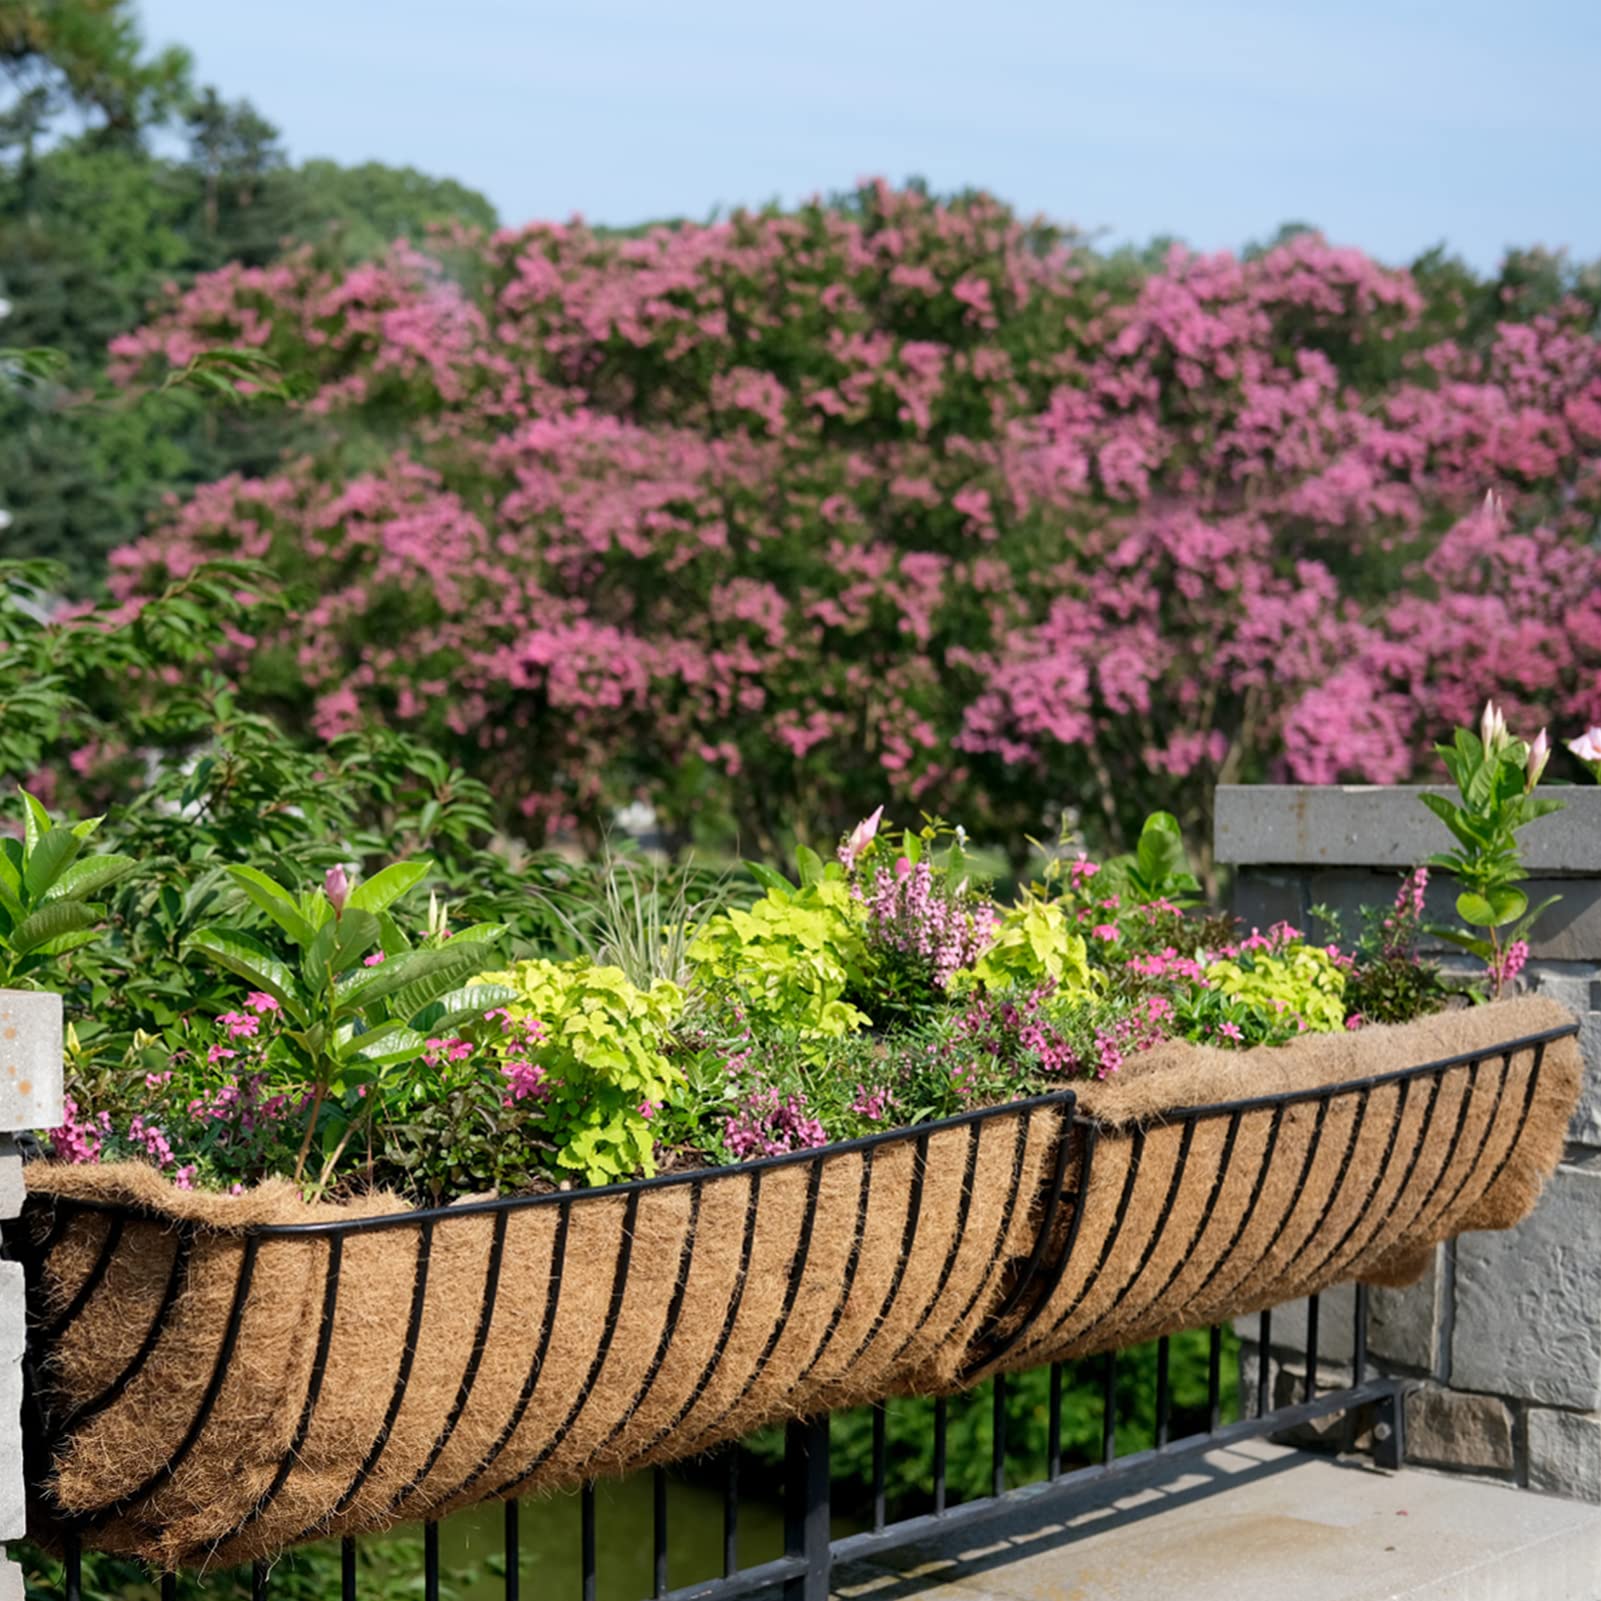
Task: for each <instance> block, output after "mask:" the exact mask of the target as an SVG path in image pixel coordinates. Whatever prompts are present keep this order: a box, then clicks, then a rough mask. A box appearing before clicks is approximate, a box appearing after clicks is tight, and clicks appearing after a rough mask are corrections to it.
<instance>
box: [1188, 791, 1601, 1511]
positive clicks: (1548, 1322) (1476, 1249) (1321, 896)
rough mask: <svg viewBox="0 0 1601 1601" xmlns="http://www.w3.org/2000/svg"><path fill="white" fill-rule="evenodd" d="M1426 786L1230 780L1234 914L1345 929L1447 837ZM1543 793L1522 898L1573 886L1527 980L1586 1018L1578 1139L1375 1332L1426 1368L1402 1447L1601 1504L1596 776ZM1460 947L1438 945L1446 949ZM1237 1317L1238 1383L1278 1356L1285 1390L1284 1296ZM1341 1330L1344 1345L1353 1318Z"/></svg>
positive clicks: (1290, 1348)
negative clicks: (1551, 807)
mask: <svg viewBox="0 0 1601 1601" xmlns="http://www.w3.org/2000/svg"><path fill="white" fill-rule="evenodd" d="M1420 793H1422V791H1421V790H1420V789H1418V788H1415V787H1410V786H1397V787H1394V788H1380V787H1370V786H1361V787H1356V786H1352V787H1339V786H1315V787H1314V786H1291V785H1285V786H1279V785H1253V786H1223V787H1221V788H1220V789H1219V790H1218V792H1217V811H1216V818H1217V821H1216V835H1215V846H1216V855H1217V860H1218V862H1219V863H1220V864H1225V865H1227V866H1229V867H1231V868H1233V870H1234V875H1235V878H1234V910H1235V912H1236V914H1237V915H1238V916H1240V917H1241V918H1242V919H1243V920H1244V921H1245V922H1246V923H1247V924H1254V925H1257V926H1259V927H1262V928H1266V927H1267V926H1268V925H1269V924H1270V923H1274V922H1278V921H1280V920H1281V919H1282V920H1284V921H1288V922H1290V923H1293V924H1294V925H1295V926H1296V927H1297V928H1302V929H1305V928H1306V927H1307V922H1308V913H1309V911H1310V909H1311V908H1312V907H1313V906H1319V905H1321V906H1327V907H1331V908H1333V909H1334V910H1335V911H1338V912H1340V913H1341V914H1342V915H1343V916H1344V917H1345V918H1346V920H1347V924H1348V928H1349V931H1350V932H1351V933H1353V934H1354V933H1355V931H1356V929H1357V927H1358V926H1359V925H1358V923H1357V913H1358V911H1359V909H1360V908H1361V907H1362V906H1363V905H1382V904H1386V903H1388V902H1389V901H1391V900H1392V899H1393V898H1394V895H1395V891H1396V888H1397V885H1398V883H1399V879H1400V876H1401V875H1402V874H1403V873H1405V872H1407V871H1408V870H1410V869H1411V868H1412V867H1415V866H1417V865H1419V864H1421V863H1423V862H1424V861H1425V860H1426V859H1427V858H1428V857H1429V856H1430V855H1431V854H1433V853H1434V852H1435V851H1441V850H1445V849H1448V848H1449V846H1450V844H1451V840H1450V836H1449V834H1448V833H1447V832H1446V829H1445V827H1444V825H1443V824H1441V823H1440V822H1439V821H1438V819H1436V818H1435V817H1434V815H1433V814H1432V813H1431V812H1429V811H1428V810H1426V809H1425V807H1424V806H1423V805H1422V804H1421V803H1420V801H1419V799H1418V796H1419V795H1420ZM1440 793H1446V791H1443V790H1442V791H1440ZM1551 793H1553V794H1557V795H1560V797H1561V798H1562V799H1563V800H1564V801H1565V802H1566V810H1564V811H1562V812H1559V813H1556V814H1554V815H1553V816H1551V817H1547V818H1542V819H1540V820H1539V821H1538V822H1535V823H1532V824H1530V825H1529V827H1528V829H1527V830H1526V831H1525V832H1524V834H1523V836H1522V838H1523V841H1524V865H1525V866H1526V867H1527V869H1528V871H1529V874H1530V883H1529V884H1528V886H1527V888H1528V890H1529V894H1530V899H1531V900H1533V901H1539V900H1542V899H1544V898H1545V896H1547V895H1560V896H1561V897H1562V900H1561V902H1560V903H1559V904H1558V905H1556V906H1554V907H1552V908H1551V909H1550V910H1549V911H1548V912H1546V913H1545V914H1544V915H1543V916H1542V917H1541V919H1540V921H1539V923H1538V924H1537V925H1536V926H1535V928H1534V931H1533V934H1532V937H1531V939H1530V960H1529V964H1528V966H1527V968H1526V969H1525V970H1524V974H1523V980H1522V982H1523V984H1524V986H1525V987H1526V988H1528V989H1531V990H1537V991H1540V992H1542V993H1544V994H1548V995H1551V996H1552V997H1554V998H1555V999H1556V1000H1559V1001H1561V1002H1562V1004H1563V1005H1565V1006H1567V1007H1568V1008H1569V1010H1570V1011H1572V1012H1573V1013H1574V1014H1575V1015H1576V1016H1577V1017H1578V1018H1579V1021H1580V1024H1581V1042H1582V1045H1583V1050H1584V1058H1585V1069H1586V1076H1585V1090H1584V1095H1583V1098H1582V1100H1581V1102H1580V1105H1579V1109H1578V1112H1577V1114H1576V1115H1575V1117H1574V1120H1573V1123H1572V1125H1571V1127H1570V1128H1569V1131H1568V1147H1567V1152H1566V1155H1565V1158H1564V1160H1563V1162H1562V1165H1561V1166H1560V1167H1559V1168H1558V1169H1557V1172H1556V1175H1555V1177H1554V1178H1553V1179H1552V1181H1551V1184H1550V1186H1549V1188H1548V1189H1547V1191H1546V1193H1545V1195H1544V1196H1543V1197H1542V1198H1541V1201H1540V1204H1539V1206H1538V1207H1537V1208H1536V1209H1535V1211H1534V1213H1533V1214H1532V1215H1531V1216H1530V1217H1529V1218H1527V1219H1526V1220H1525V1221H1524V1222H1523V1223H1522V1224H1521V1225H1520V1226H1519V1227H1518V1228H1516V1229H1512V1230H1510V1231H1508V1232H1506V1233H1480V1234H1465V1235H1463V1236H1462V1237H1461V1238H1460V1239H1458V1240H1456V1241H1453V1242H1451V1243H1449V1244H1447V1245H1444V1246H1441V1247H1440V1248H1439V1249H1438V1251H1437V1252H1436V1255H1435V1260H1434V1262H1433V1263H1432V1264H1431V1266H1430V1269H1429V1272H1428V1274H1427V1275H1426V1276H1425V1278H1424V1280H1423V1281H1422V1282H1421V1283H1420V1284H1418V1285H1416V1286H1415V1287H1413V1288H1411V1289H1408V1290H1401V1291H1393V1290H1375V1291H1374V1292H1373V1294H1372V1307H1371V1314H1370V1319H1369V1347H1370V1351H1371V1354H1372V1357H1373V1359H1374V1361H1375V1363H1376V1365H1377V1366H1378V1367H1379V1368H1380V1370H1381V1371H1384V1372H1387V1373H1390V1374H1395V1375H1400V1376H1404V1377H1406V1378H1409V1379H1412V1380H1415V1381H1416V1388H1415V1389H1414V1390H1413V1391H1412V1392H1411V1394H1410V1395H1409V1398H1408V1403H1407V1446H1408V1455H1409V1457H1410V1458H1411V1459H1413V1460H1415V1461H1418V1462H1423V1463H1427V1464H1429V1465H1431V1466H1435V1467H1443V1468H1454V1469H1458V1470H1461V1471H1466V1472H1472V1473H1476V1474H1480V1475H1486V1476H1491V1477H1495V1478H1499V1479H1503V1480H1505V1481H1506V1482H1509V1483H1514V1484H1520V1485H1526V1486H1528V1487H1529V1488H1531V1489H1537V1490H1547V1491H1552V1492H1555V1493H1557V1494H1560V1495H1566V1496H1572V1497H1576V1498H1580V1499H1583V1500H1587V1501H1597V1502H1601V788H1573V789H1563V790H1553V791H1552V792H1551ZM1455 893H1456V892H1455V889H1454V888H1453V887H1452V885H1451V884H1450V883H1449V881H1448V880H1446V879H1445V878H1444V877H1443V875H1442V876H1441V877H1439V878H1438V879H1437V881H1435V882H1433V883H1431V885H1430V891H1429V915H1430V917H1431V918H1433V919H1434V920H1436V921H1440V922H1454V921H1456V917H1455V911H1454V906H1453V902H1454V900H1455ZM1319 932H1320V931H1319ZM1448 953H1449V954H1448ZM1456 954H1457V953H1451V952H1450V948H1449V947H1442V949H1441V955H1442V959H1445V960H1447V961H1448V962H1449V960H1450V959H1451V957H1453V956H1456ZM1397 1065H1398V1066H1399V1065H1402V1064H1397ZM1349 1297H1350V1292H1349V1291H1348V1290H1346V1291H1336V1292H1335V1293H1334V1294H1333V1295H1331V1296H1326V1297H1324V1309H1325V1310H1324V1315H1323V1317H1322V1318H1321V1320H1320V1323H1321V1327H1322V1328H1323V1329H1326V1330H1330V1331H1332V1330H1335V1329H1342V1330H1345V1331H1348V1330H1349V1327H1350V1324H1349V1318H1348V1313H1347V1310H1346V1303H1347V1302H1348V1300H1349ZM1239 1332H1240V1335H1241V1339H1242V1341H1244V1342H1245V1343H1244V1347H1243V1361H1244V1363H1245V1365H1246V1369H1247V1372H1248V1374H1249V1375H1250V1378H1251V1386H1252V1388H1250V1389H1247V1390H1246V1392H1245V1393H1246V1394H1253V1393H1254V1384H1255V1373H1256V1371H1257V1364H1258V1362H1259V1361H1262V1360H1266V1361H1268V1362H1269V1363H1270V1364H1272V1366H1273V1369H1274V1373H1275V1377H1274V1384H1275V1387H1276V1388H1287V1387H1288V1385H1289V1383H1290V1382H1291V1381H1292V1378H1293V1376H1294V1375H1295V1374H1296V1373H1297V1372H1304V1369H1305V1355H1304V1345H1300V1344H1298V1343H1297V1340H1298V1335H1297V1322H1296V1319H1295V1317H1294V1316H1293V1315H1291V1314H1290V1311H1289V1309H1286V1314H1283V1315H1276V1316H1275V1318H1274V1324H1273V1335H1272V1346H1273V1348H1272V1350H1271V1351H1269V1352H1266V1353H1262V1352H1259V1351H1258V1350H1257V1349H1256V1347H1255V1345H1254V1343H1253V1336H1254V1333H1255V1320H1254V1319H1249V1320H1242V1322H1241V1324H1240V1330H1239ZM1340 1338H1341V1339H1343V1340H1344V1342H1345V1344H1346V1346H1348V1345H1349V1333H1348V1332H1345V1333H1342V1335H1341V1336H1340ZM1319 1353H1320V1366H1323V1367H1325V1368H1327V1369H1328V1377H1329V1378H1330V1379H1331V1380H1334V1379H1337V1378H1339V1377H1340V1365H1341V1359H1342V1358H1348V1355H1349V1352H1348V1350H1345V1349H1341V1348H1340V1347H1338V1346H1334V1345H1330V1344H1329V1343H1328V1342H1327V1339H1324V1340H1320V1342H1319ZM1297 1364H1299V1367H1298V1366H1297ZM1346 1371H1349V1370H1348V1369H1347V1370H1346Z"/></svg>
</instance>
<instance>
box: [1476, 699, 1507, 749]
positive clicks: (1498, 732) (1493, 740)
mask: <svg viewBox="0 0 1601 1601" xmlns="http://www.w3.org/2000/svg"><path fill="white" fill-rule="evenodd" d="M1479 738H1480V740H1481V741H1482V742H1483V744H1484V753H1485V755H1486V756H1493V755H1495V753H1496V752H1497V751H1498V750H1500V748H1501V747H1502V746H1503V745H1504V744H1506V742H1507V729H1506V718H1504V717H1503V716H1502V715H1501V708H1500V707H1499V706H1497V705H1496V703H1495V702H1494V701H1493V700H1487V701H1486V702H1485V703H1484V715H1483V716H1482V717H1481V718H1480V719H1479Z"/></svg>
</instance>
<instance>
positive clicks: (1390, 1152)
mask: <svg viewBox="0 0 1601 1601" xmlns="http://www.w3.org/2000/svg"><path fill="white" fill-rule="evenodd" d="M1416 1082H1417V1080H1416V1079H1406V1080H1404V1081H1403V1082H1402V1084H1401V1086H1400V1088H1399V1089H1398V1090H1397V1091H1396V1095H1395V1114H1394V1116H1393V1117H1392V1118H1391V1120H1390V1134H1389V1138H1388V1139H1387V1140H1386V1141H1385V1142H1384V1155H1383V1156H1381V1157H1380V1158H1379V1163H1378V1166H1377V1168H1376V1169H1375V1170H1374V1173H1373V1178H1372V1180H1371V1182H1370V1183H1369V1184H1368V1192H1367V1194H1366V1195H1365V1196H1363V1198H1362V1204H1361V1206H1360V1207H1358V1208H1357V1213H1356V1216H1355V1217H1353V1218H1352V1219H1351V1221H1350V1223H1348V1224H1347V1225H1346V1228H1345V1232H1344V1233H1343V1234H1341V1235H1340V1237H1339V1239H1337V1240H1336V1241H1335V1242H1334V1244H1333V1245H1331V1246H1330V1247H1329V1249H1328V1250H1326V1251H1325V1252H1324V1253H1323V1255H1322V1256H1320V1257H1319V1258H1318V1260H1317V1261H1316V1262H1315V1263H1314V1264H1313V1265H1312V1266H1311V1267H1309V1268H1306V1269H1304V1270H1303V1271H1302V1274H1301V1282H1302V1283H1303V1284H1315V1283H1316V1282H1317V1280H1318V1279H1319V1277H1320V1276H1321V1275H1322V1274H1323V1273H1324V1272H1325V1271H1327V1270H1328V1269H1329V1268H1330V1267H1331V1266H1332V1265H1333V1264H1334V1263H1335V1262H1336V1261H1337V1260H1338V1259H1339V1257H1340V1254H1341V1252H1343V1251H1344V1250H1345V1248H1346V1246H1347V1245H1349V1244H1350V1242H1351V1236H1352V1235H1353V1234H1355V1233H1356V1231H1357V1230H1358V1229H1359V1228H1361V1226H1362V1224H1363V1223H1364V1222H1365V1221H1366V1219H1367V1215H1368V1212H1369V1211H1370V1210H1371V1209H1372V1206H1373V1202H1374V1201H1375V1200H1376V1199H1377V1198H1378V1193H1379V1191H1380V1190H1381V1189H1382V1188H1383V1187H1384V1180H1385V1178H1386V1177H1387V1176H1388V1174H1389V1171H1390V1160H1391V1158H1392V1157H1393V1156H1394V1155H1395V1142H1396V1141H1397V1140H1398V1139H1399V1138H1400V1137H1401V1125H1402V1123H1404V1122H1405V1121H1406V1109H1407V1105H1408V1104H1409V1100H1410V1095H1411V1090H1412V1086H1413V1085H1414V1084H1415V1083H1416ZM1434 1082H1435V1083H1438V1082H1439V1080H1438V1079H1436V1080H1435V1081H1434ZM1419 1132H1420V1133H1421V1132H1422V1130H1421V1127H1420V1129H1419ZM1414 1149H1415V1148H1414ZM1398 1193H1399V1192H1398ZM1331 1210H1332V1208H1331ZM1287 1299H1292V1300H1293V1299H1294V1297H1293V1296H1291V1297H1287Z"/></svg>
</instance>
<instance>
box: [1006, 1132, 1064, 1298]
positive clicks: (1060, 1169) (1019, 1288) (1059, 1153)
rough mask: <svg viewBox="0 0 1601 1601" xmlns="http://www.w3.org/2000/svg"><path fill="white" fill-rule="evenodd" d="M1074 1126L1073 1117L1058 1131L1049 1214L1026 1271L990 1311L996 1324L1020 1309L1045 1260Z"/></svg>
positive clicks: (1041, 1221)
mask: <svg viewBox="0 0 1601 1601" xmlns="http://www.w3.org/2000/svg"><path fill="white" fill-rule="evenodd" d="M1072 1128H1073V1125H1072V1122H1071V1120H1065V1121H1064V1122H1063V1124H1062V1127H1061V1128H1060V1130H1058V1132H1057V1137H1056V1154H1055V1157H1054V1159H1053V1160H1052V1163H1051V1178H1050V1189H1049V1191H1048V1193H1047V1194H1046V1197H1045V1216H1044V1217H1043V1218H1042V1219H1041V1220H1040V1226H1039V1232H1038V1233H1037V1234H1035V1236H1034V1249H1033V1250H1032V1251H1030V1252H1029V1254H1028V1261H1027V1262H1025V1263H1024V1264H1023V1271H1022V1273H1020V1274H1019V1275H1018V1280H1017V1283H1016V1284H1014V1285H1013V1286H1012V1288H1011V1289H1010V1290H1009V1291H1008V1292H1007V1294H1006V1298H1005V1299H1004V1300H1003V1301H1002V1302H1001V1304H1000V1305H999V1306H998V1307H996V1309H995V1311H994V1312H992V1313H991V1314H990V1318H989V1322H990V1324H991V1326H992V1327H998V1326H999V1325H1000V1324H1002V1323H1004V1322H1005V1321H1006V1320H1007V1318H1009V1317H1010V1316H1011V1315H1012V1313H1013V1312H1015V1311H1016V1310H1017V1308H1018V1306H1019V1304H1020V1303H1021V1302H1022V1299H1023V1297H1024V1296H1025V1295H1026V1294H1027V1293H1028V1287H1029V1285H1030V1284H1031V1283H1032V1282H1033V1279H1034V1275H1035V1274H1036V1273H1037V1272H1038V1271H1039V1266H1040V1263H1041V1261H1043V1260H1044V1257H1045V1248H1046V1246H1047V1244H1048V1243H1049V1242H1050V1237H1051V1232H1052V1230H1054V1229H1055V1227H1056V1214H1057V1212H1058V1210H1059V1209H1060V1208H1061V1204H1062V1184H1063V1182H1064V1180H1065V1178H1066V1174H1067V1147H1068V1145H1069V1143H1070V1136H1071V1134H1072Z"/></svg>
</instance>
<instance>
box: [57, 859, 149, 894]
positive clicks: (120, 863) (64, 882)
mask: <svg viewBox="0 0 1601 1601" xmlns="http://www.w3.org/2000/svg"><path fill="white" fill-rule="evenodd" d="M136 865H137V863H135V861H134V859H133V858H132V857H131V856H115V855H111V854H106V855H103V856H86V857H83V858H81V859H80V860H79V861H76V862H74V863H73V864H72V865H71V866H70V867H69V868H68V869H67V870H66V872H64V873H63V874H62V875H61V876H60V877H59V878H58V879H57V880H56V881H55V883H54V884H52V885H51V886H50V888H49V889H48V890H46V891H45V895H44V898H45V900H47V901H56V900H74V901H81V900H83V899H84V898H85V897H86V896H89V895H93V894H96V893H97V892H98V891H100V890H103V889H105V888H106V886H107V885H109V884H115V883H116V881H117V880H118V879H119V878H126V877H127V875H128V874H129V873H131V872H132V871H133V870H134V867H135V866H136Z"/></svg>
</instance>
